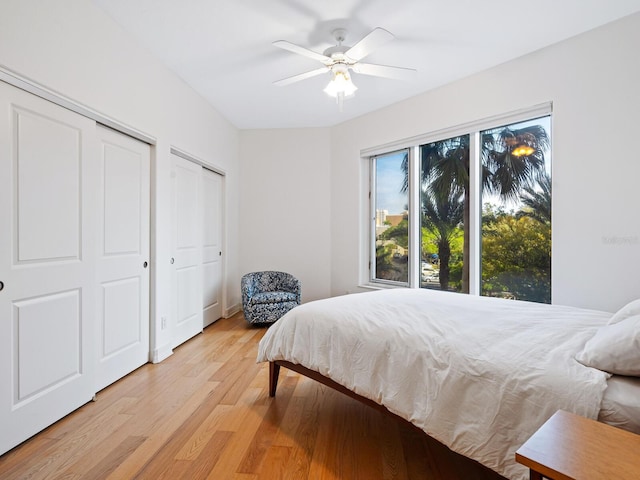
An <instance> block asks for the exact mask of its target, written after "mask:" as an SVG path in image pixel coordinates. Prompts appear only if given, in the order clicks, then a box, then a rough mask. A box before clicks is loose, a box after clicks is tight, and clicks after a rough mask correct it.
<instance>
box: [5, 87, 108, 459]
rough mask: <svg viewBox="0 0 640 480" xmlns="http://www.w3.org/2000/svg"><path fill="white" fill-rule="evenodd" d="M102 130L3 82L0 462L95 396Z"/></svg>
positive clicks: (85, 120) (77, 116)
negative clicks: (97, 154)
mask: <svg viewBox="0 0 640 480" xmlns="http://www.w3.org/2000/svg"><path fill="white" fill-rule="evenodd" d="M92 139H95V123H94V122H93V121H91V120H89V119H87V118H85V117H82V116H79V115H77V114H75V113H72V112H70V111H68V110H66V109H64V108H61V107H59V106H56V105H54V104H52V103H49V102H47V101H45V100H42V99H40V98H37V97H35V96H32V95H30V94H28V93H25V92H23V91H21V90H18V89H16V88H14V87H11V86H9V85H7V84H5V83H2V82H0V225H1V228H0V282H2V283H0V286H1V287H2V288H1V290H0V425H1V428H0V453H3V452H5V451H7V450H8V449H10V448H12V447H14V446H15V445H17V444H18V443H20V442H21V441H23V440H25V439H27V438H28V437H30V436H31V435H33V434H35V433H37V432H38V431H39V430H41V429H43V428H45V427H46V426H48V425H50V424H51V423H53V422H55V421H56V420H58V419H59V418H61V417H63V416H64V415H66V414H68V413H69V412H71V411H73V410H75V409H76V408H78V407H79V406H81V405H82V404H84V403H86V402H87V401H89V400H90V399H91V397H92V396H93V393H94V391H95V390H94V363H95V360H94V355H93V354H94V352H95V348H94V344H95V336H94V318H95V312H96V300H95V292H96V288H95V279H94V272H95V264H94V261H95V253H94V252H95V245H96V240H97V239H96V235H95V232H96V230H97V228H96V222H95V219H94V217H93V215H92V214H93V212H95V211H96V205H97V196H96V195H95V192H96V188H95V185H94V184H93V183H92V181H93V180H94V179H95V178H97V177H96V170H95V167H96V165H97V162H95V161H92V159H95V151H96V148H95V147H96V145H95V142H94V140H92Z"/></svg>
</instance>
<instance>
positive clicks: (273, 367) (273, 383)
mask: <svg viewBox="0 0 640 480" xmlns="http://www.w3.org/2000/svg"><path fill="white" fill-rule="evenodd" d="M280 367H285V368H288V369H289V370H292V371H294V372H297V373H299V374H301V375H304V376H305V377H308V378H311V379H312V380H315V381H317V382H320V383H322V384H323V385H326V386H328V387H330V388H333V389H334V390H337V391H338V392H340V393H344V394H345V395H347V396H348V397H351V398H355V399H356V400H358V401H360V402H362V403H364V404H365V405H369V406H370V407H373V408H375V409H376V410H378V411H380V412H382V413H384V414H386V415H389V416H391V417H393V418H396V419H398V420H400V421H401V422H402V423H404V424H406V425H410V426H411V427H413V428H415V429H416V430H419V431H420V432H422V433H423V434H425V435H426V433H424V432H423V431H422V429H420V428H418V427H416V426H415V425H414V424H413V423H411V422H409V421H408V420H405V419H404V418H402V417H401V416H399V415H396V414H395V413H393V412H390V411H389V410H387V408H386V407H384V406H383V405H380V404H379V403H376V402H374V401H373V400H371V399H369V398H366V397H363V396H362V395H358V394H357V393H355V392H353V391H351V390H349V389H348V388H347V387H344V386H342V385H340V384H339V383H337V382H334V381H333V380H331V379H330V378H327V377H325V376H324V375H321V374H320V373H318V372H316V371H314V370H309V369H308V368H306V367H303V366H302V365H299V364H297V363H291V362H287V361H286V360H275V361H273V362H269V396H270V397H275V396H276V389H277V388H278V376H279V375H280Z"/></svg>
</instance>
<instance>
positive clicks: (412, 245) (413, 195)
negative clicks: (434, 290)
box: [409, 145, 422, 288]
mask: <svg viewBox="0 0 640 480" xmlns="http://www.w3.org/2000/svg"><path fill="white" fill-rule="evenodd" d="M419 159H420V147H419V146H418V145H415V146H413V147H411V148H410V149H409V259H410V264H409V286H410V287H411V288H419V287H420V262H421V258H420V255H421V253H422V252H421V243H422V235H421V228H420V162H419Z"/></svg>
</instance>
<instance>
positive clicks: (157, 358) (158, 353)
mask: <svg viewBox="0 0 640 480" xmlns="http://www.w3.org/2000/svg"><path fill="white" fill-rule="evenodd" d="M171 355H173V350H172V349H171V347H170V346H169V344H166V345H163V346H161V347H160V348H156V349H155V350H153V351H152V352H151V363H160V362H161V361H163V360H164V359H166V358H169V357H170V356H171Z"/></svg>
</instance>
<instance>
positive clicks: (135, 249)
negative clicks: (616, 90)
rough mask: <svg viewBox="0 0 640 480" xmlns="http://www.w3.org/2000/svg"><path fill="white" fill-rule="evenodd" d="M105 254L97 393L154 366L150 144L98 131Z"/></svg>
mask: <svg viewBox="0 0 640 480" xmlns="http://www.w3.org/2000/svg"><path fill="white" fill-rule="evenodd" d="M97 134H98V140H99V147H100V155H99V172H100V176H99V188H98V192H99V197H100V200H99V202H100V205H99V207H100V209H99V215H98V218H99V219H100V222H99V239H100V240H99V242H98V245H99V252H98V260H97V277H98V296H97V302H98V309H97V313H98V315H97V328H98V332H97V337H98V344H97V355H98V365H97V371H96V390H101V389H103V388H104V387H106V386H107V385H109V384H111V383H113V382H115V381H116V380H118V379H120V378H122V377H124V376H125V375H126V374H128V373H130V372H132V371H133V370H135V369H136V368H138V367H139V366H141V365H143V364H145V363H147V361H148V360H149V270H150V267H149V215H150V213H149V168H150V148H149V146H148V145H147V144H145V143H142V142H140V141H138V140H135V139H133V138H131V137H129V136H127V135H123V134H121V133H118V132H115V131H113V130H111V129H108V128H105V127H100V126H99V127H98V131H97Z"/></svg>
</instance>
